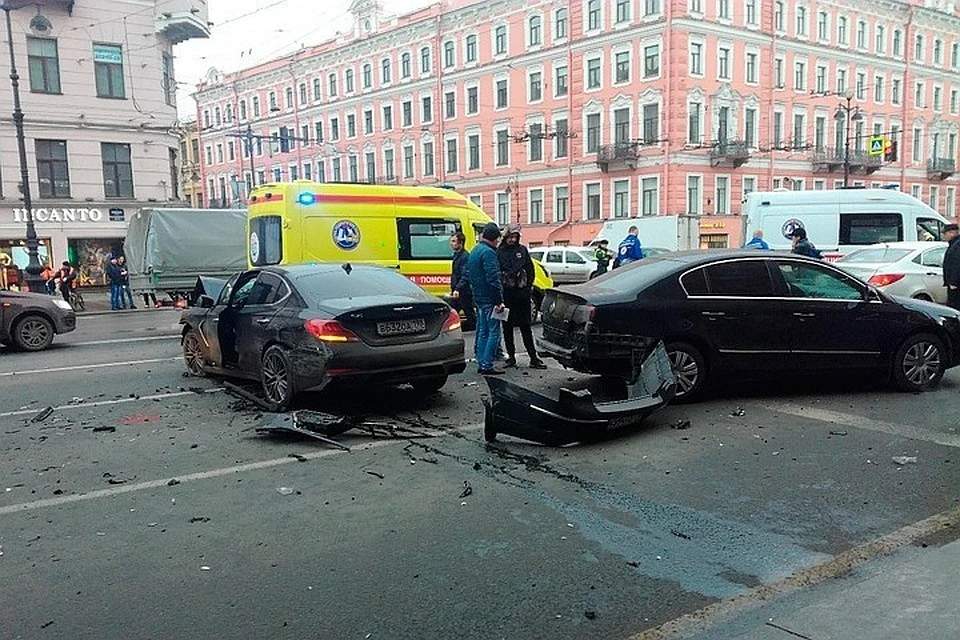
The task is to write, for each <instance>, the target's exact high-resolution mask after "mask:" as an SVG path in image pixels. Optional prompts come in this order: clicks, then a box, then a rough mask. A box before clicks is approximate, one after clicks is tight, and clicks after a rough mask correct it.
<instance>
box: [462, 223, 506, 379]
mask: <svg viewBox="0 0 960 640" xmlns="http://www.w3.org/2000/svg"><path fill="white" fill-rule="evenodd" d="M499 241H500V227H498V226H497V225H496V223H493V222H488V223H487V224H486V226H484V227H483V231H482V232H481V234H480V242H478V243H477V246H475V247H474V248H473V251H471V252H470V258H469V259H468V260H467V271H468V272H469V274H470V287H471V288H472V289H473V301H474V302H475V303H476V305H477V333H476V340H475V342H474V344H475V351H476V358H477V369H478V373H480V375H484V376H490V375H501V374H502V373H503V371H501V370H498V369H494V367H493V359H494V358H495V357H496V355H497V349H498V348H499V347H500V339H501V334H502V329H501V327H500V321H499V320H497V319H496V318H494V317H493V313H494V311H496V312H498V313H502V312H503V310H504V308H505V307H504V304H503V282H502V281H501V279H500V262H499V261H498V259H497V245H498V243H499Z"/></svg>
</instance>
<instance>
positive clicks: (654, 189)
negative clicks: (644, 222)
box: [640, 178, 660, 216]
mask: <svg viewBox="0 0 960 640" xmlns="http://www.w3.org/2000/svg"><path fill="white" fill-rule="evenodd" d="M659 213H660V180H659V179H657V178H644V179H643V180H641V181H640V215H644V216H655V215H659Z"/></svg>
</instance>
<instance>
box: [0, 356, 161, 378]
mask: <svg viewBox="0 0 960 640" xmlns="http://www.w3.org/2000/svg"><path fill="white" fill-rule="evenodd" d="M179 359H180V358H179V357H176V358H151V359H150V360H128V361H126V362H104V363H101V364H78V365H72V366H69V367H54V368H52V369H28V370H27V371H6V372H4V373H0V378H5V377H8V376H26V375H30V374H33V373H56V372H58V371H83V370H86V369H103V368H104V367H124V366H127V365H134V364H151V363H154V362H176V361H177V360H179Z"/></svg>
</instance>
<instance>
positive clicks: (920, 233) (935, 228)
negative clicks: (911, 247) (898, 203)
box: [917, 218, 943, 242]
mask: <svg viewBox="0 0 960 640" xmlns="http://www.w3.org/2000/svg"><path fill="white" fill-rule="evenodd" d="M917 240H922V241H926V242H929V241H933V240H943V223H942V222H940V221H939V220H937V219H935V218H917Z"/></svg>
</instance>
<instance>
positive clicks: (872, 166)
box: [813, 147, 883, 174]
mask: <svg viewBox="0 0 960 640" xmlns="http://www.w3.org/2000/svg"><path fill="white" fill-rule="evenodd" d="M843 156H844V151H843V149H835V148H833V147H821V148H819V149H816V150H815V151H814V152H813V170H814V172H824V173H833V172H835V171H841V172H842V171H843V164H844V161H843ZM882 165H883V156H871V155H870V154H868V153H867V152H866V151H862V150H861V151H857V150H854V149H851V150H850V173H862V174H870V173H873V172H874V171H876V170H877V169H879V168H880V167H881V166H882Z"/></svg>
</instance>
